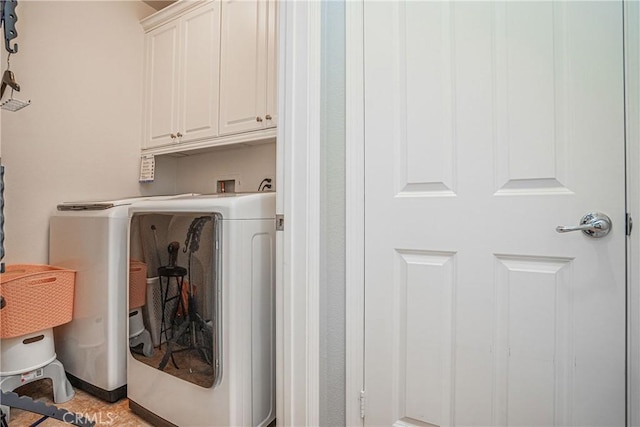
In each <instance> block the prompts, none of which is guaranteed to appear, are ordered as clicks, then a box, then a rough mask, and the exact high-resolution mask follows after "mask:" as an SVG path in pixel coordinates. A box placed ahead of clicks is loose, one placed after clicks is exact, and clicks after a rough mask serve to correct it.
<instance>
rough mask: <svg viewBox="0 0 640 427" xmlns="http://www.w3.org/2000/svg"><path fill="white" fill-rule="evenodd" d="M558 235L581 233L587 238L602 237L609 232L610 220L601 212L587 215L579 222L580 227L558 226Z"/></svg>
mask: <svg viewBox="0 0 640 427" xmlns="http://www.w3.org/2000/svg"><path fill="white" fill-rule="evenodd" d="M556 231H557V232H558V233H568V232H570V231H582V232H583V233H584V234H586V235H587V236H589V237H604V236H606V235H607V234H609V232H610V231H611V218H609V217H608V216H607V215H605V214H603V213H601V212H592V213H588V214H586V215H585V216H583V217H582V219H581V220H580V225H559V226H557V227H556Z"/></svg>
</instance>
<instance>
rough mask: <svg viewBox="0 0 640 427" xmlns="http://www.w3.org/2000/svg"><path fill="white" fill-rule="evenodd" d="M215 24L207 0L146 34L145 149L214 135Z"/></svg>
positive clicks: (215, 12)
mask: <svg viewBox="0 0 640 427" xmlns="http://www.w3.org/2000/svg"><path fill="white" fill-rule="evenodd" d="M219 28H220V5H219V3H217V2H207V3H203V6H201V7H198V8H197V9H195V10H191V11H189V12H187V13H185V14H184V15H182V16H180V17H179V18H178V19H173V20H170V21H169V22H167V23H164V24H162V25H160V26H159V27H157V28H154V29H153V30H151V31H149V32H148V33H147V35H146V55H147V57H146V76H147V79H146V96H145V100H146V105H145V115H146V117H145V121H144V126H145V134H144V146H143V148H153V147H158V146H163V145H169V144H174V143H184V142H189V141H193V140H197V139H204V138H211V137H215V136H216V135H217V134H218V89H219V86H218V84H219V83H218V82H219V75H218V73H219V71H218V70H219V58H220V55H219V49H220V32H219Z"/></svg>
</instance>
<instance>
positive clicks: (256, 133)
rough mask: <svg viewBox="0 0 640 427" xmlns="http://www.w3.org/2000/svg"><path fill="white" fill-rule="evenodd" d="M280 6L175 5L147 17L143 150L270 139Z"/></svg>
mask: <svg viewBox="0 0 640 427" xmlns="http://www.w3.org/2000/svg"><path fill="white" fill-rule="evenodd" d="M276 15H277V4H276V2H275V1H273V0H257V1H255V0H231V1H228V0H224V1H222V2H220V1H217V0H213V1H184V2H182V1H180V2H176V3H174V4H173V5H171V6H169V7H167V8H166V9H163V10H162V11H160V12H158V13H156V14H154V15H151V16H150V17H148V18H145V19H144V20H143V21H142V26H143V28H144V29H145V31H146V35H145V55H146V57H145V76H146V81H145V96H144V99H145V104H144V135H143V138H144V139H143V144H142V149H143V151H145V152H150V153H155V154H162V153H170V152H177V151H184V150H190V149H200V148H206V147H208V146H213V145H222V144H232V143H237V142H248V141H257V140H261V139H267V138H273V137H275V130H274V129H271V128H275V126H276V123H277V115H276V114H277V112H276V107H277V88H276V81H277V58H276V46H277V42H276V31H277V16H276Z"/></svg>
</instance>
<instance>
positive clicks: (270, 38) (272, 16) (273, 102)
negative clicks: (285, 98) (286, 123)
mask: <svg viewBox="0 0 640 427" xmlns="http://www.w3.org/2000/svg"><path fill="white" fill-rule="evenodd" d="M267 13H268V17H267V43H268V44H267V101H266V102H267V109H266V114H265V119H266V120H265V124H266V127H268V128H274V127H276V126H277V124H278V3H277V2H276V1H273V0H271V1H269V7H268V12H267ZM269 117H271V118H270V119H269Z"/></svg>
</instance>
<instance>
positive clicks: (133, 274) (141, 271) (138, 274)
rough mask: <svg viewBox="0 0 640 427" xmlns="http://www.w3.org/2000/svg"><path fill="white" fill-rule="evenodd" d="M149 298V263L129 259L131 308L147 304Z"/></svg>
mask: <svg viewBox="0 0 640 427" xmlns="http://www.w3.org/2000/svg"><path fill="white" fill-rule="evenodd" d="M146 299H147V264H145V263H144V262H140V261H136V260H134V259H132V260H129V310H131V309H133V308H139V307H142V306H143V305H145V303H146Z"/></svg>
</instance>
